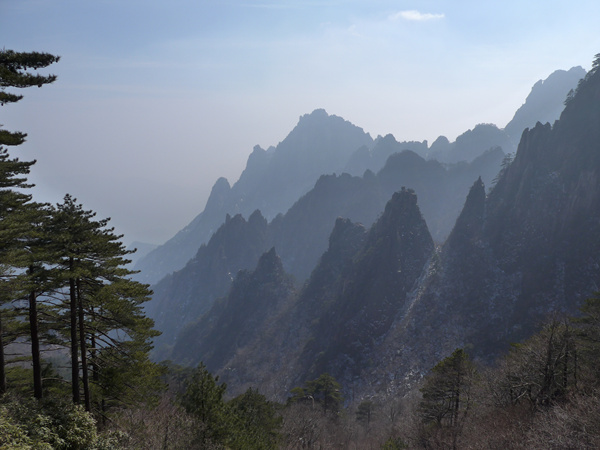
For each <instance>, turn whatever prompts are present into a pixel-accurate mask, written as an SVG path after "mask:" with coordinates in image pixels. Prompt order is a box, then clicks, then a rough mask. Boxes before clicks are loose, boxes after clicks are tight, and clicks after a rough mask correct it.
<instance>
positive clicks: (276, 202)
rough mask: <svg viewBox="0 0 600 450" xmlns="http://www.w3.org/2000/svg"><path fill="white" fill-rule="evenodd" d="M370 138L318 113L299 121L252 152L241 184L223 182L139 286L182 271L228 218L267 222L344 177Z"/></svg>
mask: <svg viewBox="0 0 600 450" xmlns="http://www.w3.org/2000/svg"><path fill="white" fill-rule="evenodd" d="M371 144H372V139H371V137H370V136H369V134H368V133H365V132H364V131H363V130H362V129H361V128H359V127H357V126H355V125H352V124H351V123H350V122H348V121H345V120H344V119H342V118H340V117H337V116H334V115H328V114H327V113H326V112H325V111H324V110H322V109H317V110H315V111H313V112H312V113H311V114H305V115H304V116H302V117H300V120H299V121H298V124H297V125H296V127H295V128H294V129H293V130H292V131H291V132H290V134H288V136H287V137H286V138H285V139H284V140H283V141H281V142H280V143H279V144H278V145H277V147H275V148H270V149H269V150H263V149H261V148H260V147H258V146H256V147H254V151H253V152H252V154H251V155H250V157H249V158H248V163H247V165H246V168H245V170H244V172H243V173H242V174H241V176H240V178H239V180H238V181H237V182H236V183H235V184H234V185H233V186H231V187H230V185H229V183H228V182H227V180H225V179H224V178H220V179H219V180H217V182H216V183H215V185H214V186H213V189H212V192H211V195H210V197H209V199H208V201H207V204H206V208H205V209H204V211H203V212H202V213H200V214H199V215H198V216H197V217H196V218H195V219H194V220H193V221H192V222H191V223H190V224H189V225H188V226H186V227H185V228H184V229H183V230H181V231H180V232H178V233H177V234H176V235H175V236H174V237H173V238H171V239H170V240H169V241H167V242H166V243H165V244H163V245H161V246H160V247H158V248H157V249H155V250H154V251H152V252H150V253H149V254H148V255H147V256H145V257H144V258H142V259H141V260H140V261H139V262H138V263H137V264H136V266H135V268H136V270H140V271H141V273H140V275H139V279H140V281H143V282H146V283H150V284H152V283H155V282H157V281H159V280H160V279H161V278H162V277H163V276H165V275H166V274H168V273H171V272H173V271H175V270H179V269H181V268H182V267H184V265H185V264H186V262H187V261H188V260H190V258H192V257H193V256H194V254H195V253H196V251H197V250H198V248H199V247H200V245H202V244H203V243H206V242H208V240H209V239H210V236H211V235H212V233H213V232H215V231H216V229H217V228H218V227H219V225H220V224H221V223H222V222H223V219H224V218H225V215H226V214H243V215H244V216H245V217H248V216H249V215H250V214H251V213H252V212H253V211H255V210H256V209H260V211H261V212H262V214H263V215H264V216H265V217H266V218H267V219H272V218H273V217H275V215H277V214H278V213H283V212H285V211H287V209H288V208H289V207H290V206H292V204H293V203H294V202H295V201H296V200H297V199H298V198H299V197H300V196H301V195H303V194H304V193H306V192H307V191H308V190H309V189H311V188H312V186H314V184H315V182H316V181H317V179H318V178H319V176H320V175H322V174H324V173H333V172H337V173H340V172H341V171H342V169H343V168H344V166H345V164H346V161H347V160H348V159H349V158H350V155H351V154H352V153H353V152H354V151H355V150H356V149H358V148H359V147H361V146H365V145H366V146H370V145H371Z"/></svg>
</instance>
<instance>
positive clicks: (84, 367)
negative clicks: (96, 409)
mask: <svg viewBox="0 0 600 450" xmlns="http://www.w3.org/2000/svg"><path fill="white" fill-rule="evenodd" d="M76 288H77V306H78V311H79V346H80V348H81V373H82V379H83V399H84V404H85V410H86V411H90V410H91V400H90V384H89V379H88V366H87V349H86V347H87V346H86V343H85V322H84V314H83V299H82V298H81V285H80V280H79V279H77V283H76Z"/></svg>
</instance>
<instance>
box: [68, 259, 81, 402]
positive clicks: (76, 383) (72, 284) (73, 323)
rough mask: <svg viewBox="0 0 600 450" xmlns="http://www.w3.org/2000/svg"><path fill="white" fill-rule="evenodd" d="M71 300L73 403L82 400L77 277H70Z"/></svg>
mask: <svg viewBox="0 0 600 450" xmlns="http://www.w3.org/2000/svg"><path fill="white" fill-rule="evenodd" d="M70 270H71V272H72V271H73V258H71V260H70ZM69 297H70V298H69V300H70V304H69V306H70V317H71V390H72V392H73V403H75V404H78V403H79V402H80V396H79V359H78V356H79V355H78V350H77V295H76V293H75V279H74V278H69Z"/></svg>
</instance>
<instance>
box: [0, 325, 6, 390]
mask: <svg viewBox="0 0 600 450" xmlns="http://www.w3.org/2000/svg"><path fill="white" fill-rule="evenodd" d="M2 333H4V330H3V329H2V315H1V314H0V396H1V395H2V394H4V393H5V392H6V373H5V370H4V342H3V341H2Z"/></svg>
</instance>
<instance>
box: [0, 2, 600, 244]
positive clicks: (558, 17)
mask: <svg viewBox="0 0 600 450" xmlns="http://www.w3.org/2000/svg"><path fill="white" fill-rule="evenodd" d="M599 23H600V2H598V1H597V0H589V1H578V0H573V1H570V2H565V1H564V0H561V1H552V0H550V1H549V0H544V1H537V0H536V1H524V0H519V1H512V0H505V1H502V2H500V1H482V0H477V1H463V0H448V1H377V0H368V1H366V0H365V1H358V0H357V1H335V0H315V1H310V0H308V1H300V0H292V1H285V0H280V1H271V0H257V1H235V0H218V1H217V0H214V1H213V0H210V1H209V0H204V1H202V0H200V1H198V0H195V1H185V0H169V1H166V0H164V1H157V0H154V1H153V0H143V1H142V0H126V1H123V0H95V1H81V0H69V1H67V0H0V46H3V47H4V48H6V49H13V50H18V51H32V50H36V51H46V52H49V53H53V54H57V55H60V56H61V57H62V59H61V61H60V62H59V63H58V64H55V65H54V66H52V67H51V69H50V70H48V71H46V72H51V73H55V74H57V75H58V77H59V78H58V80H57V81H56V82H55V83H54V84H53V85H51V86H45V87H43V88H42V89H37V88H30V89H27V90H24V91H22V93H23V94H24V95H25V98H24V99H23V100H22V101H21V102H20V103H18V104H16V105H7V106H4V107H2V108H1V109H0V124H3V126H4V127H5V128H7V129H9V130H20V131H25V132H27V133H28V134H29V136H28V141H27V143H26V144H24V145H22V146H21V147H20V148H19V149H18V156H19V157H21V158H22V159H25V160H29V159H37V164H36V165H35V166H34V167H33V171H32V175H31V180H32V181H33V182H35V183H36V184H37V187H36V188H35V189H36V190H35V191H34V194H35V195H36V198H37V200H39V201H52V202H57V201H60V200H61V199H62V197H63V196H64V194H65V193H67V192H68V193H70V194H72V195H73V196H75V197H76V198H77V199H78V200H79V201H80V202H81V203H83V205H84V207H85V208H87V209H93V210H95V211H97V212H98V215H99V217H112V224H113V225H114V226H116V227H117V230H118V231H119V232H121V233H124V234H125V242H130V241H132V240H142V241H148V242H154V243H162V242H164V241H165V240H166V239H168V238H169V237H171V236H172V235H173V234H174V233H175V232H177V231H178V230H180V229H181V228H183V227H184V226H185V225H186V224H187V223H188V222H189V221H190V220H191V219H193V217H195V216H196V215H197V214H198V213H199V212H201V211H202V209H203V208H204V205H205V202H206V199H207V196H208V193H209V192H210V188H211V186H212V185H213V183H214V182H215V181H216V179H217V178H218V177H219V176H226V177H227V178H228V179H229V181H230V183H232V184H233V182H235V181H236V180H237V178H238V177H239V174H240V173H241V171H242V170H243V168H244V166H245V163H246V159H247V157H248V155H249V154H250V152H251V151H252V147H253V146H254V145H255V144H260V145H261V146H263V147H264V148H267V147H268V146H269V145H277V143H278V142H279V141H281V140H282V139H284V138H285V136H286V135H287V133H289V131H291V129H292V128H293V127H294V126H295V124H296V123H297V121H298V118H299V116H301V115H303V114H305V113H309V112H311V111H313V110H314V109H316V108H325V109H326V110H327V112H328V113H330V114H335V115H338V116H341V117H343V118H345V119H347V120H349V121H351V122H353V123H354V124H356V125H358V126H360V127H362V128H363V129H364V130H365V131H367V132H369V133H371V135H372V136H373V137H376V136H377V135H378V134H381V135H385V134H387V133H392V134H393V135H394V136H395V137H396V139H398V140H423V139H427V140H429V141H430V143H431V142H432V141H433V140H434V139H435V138H436V137H437V136H438V135H440V134H443V135H446V136H447V137H448V138H449V139H450V140H453V139H454V138H455V137H456V136H457V135H458V134H460V133H462V132H464V131H466V130H467V129H469V128H473V126H474V125H476V124H477V123H481V122H492V123H496V124H497V125H498V126H500V127H503V126H504V125H506V123H507V122H508V121H509V120H510V119H511V117H512V115H513V114H514V112H515V110H516V109H517V108H518V107H519V106H520V105H521V104H522V103H523V101H524V100H525V97H526V96H527V94H528V93H529V91H530V89H531V87H532V86H533V84H534V83H535V82H536V81H537V80H539V79H542V78H546V77H547V76H548V75H549V74H550V73H551V72H553V71H554V70H556V69H569V68H570V67H572V66H577V65H581V66H583V67H584V68H585V69H589V68H590V66H591V62H592V60H593V58H594V55H595V54H596V53H599V52H600V31H599V26H598V24H599Z"/></svg>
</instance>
